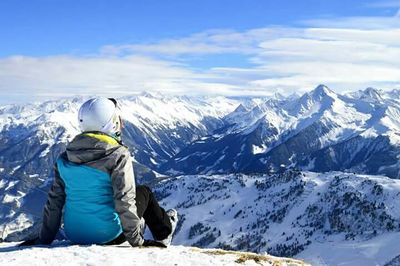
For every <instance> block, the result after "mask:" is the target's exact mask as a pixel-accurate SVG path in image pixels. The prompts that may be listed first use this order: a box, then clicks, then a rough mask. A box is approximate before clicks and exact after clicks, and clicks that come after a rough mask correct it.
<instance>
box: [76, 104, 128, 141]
mask: <svg viewBox="0 0 400 266" xmlns="http://www.w3.org/2000/svg"><path fill="white" fill-rule="evenodd" d="M78 120H79V126H80V128H81V130H82V131H83V132H87V131H100V132H103V133H106V134H108V135H110V136H113V137H114V138H117V139H120V137H121V127H122V120H121V117H120V110H119V108H118V104H117V101H116V100H115V99H113V98H104V97H97V98H93V99H90V100H88V101H86V102H85V103H84V104H82V106H81V108H80V109H79V113H78Z"/></svg>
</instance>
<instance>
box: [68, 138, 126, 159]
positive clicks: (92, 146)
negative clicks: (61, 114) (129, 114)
mask: <svg viewBox="0 0 400 266" xmlns="http://www.w3.org/2000/svg"><path fill="white" fill-rule="evenodd" d="M120 146H121V143H119V142H118V141H117V140H116V139H114V138H113V137H110V136H108V135H106V134H104V133H101V132H84V133H82V134H79V135H77V136H76V137H75V138H74V139H73V140H72V141H71V142H70V143H69V144H68V145H67V149H66V155H67V158H68V160H69V161H70V162H73V163H86V162H90V161H94V160H98V159H100V158H103V157H105V156H107V155H109V154H110V153H112V152H114V151H115V150H116V149H118V148H119V147H120Z"/></svg>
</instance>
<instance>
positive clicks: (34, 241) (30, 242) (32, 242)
mask: <svg viewBox="0 0 400 266" xmlns="http://www.w3.org/2000/svg"><path fill="white" fill-rule="evenodd" d="M39 244H40V241H39V238H34V239H29V240H25V241H24V242H22V243H21V244H19V245H18V246H19V247H27V246H34V245H39Z"/></svg>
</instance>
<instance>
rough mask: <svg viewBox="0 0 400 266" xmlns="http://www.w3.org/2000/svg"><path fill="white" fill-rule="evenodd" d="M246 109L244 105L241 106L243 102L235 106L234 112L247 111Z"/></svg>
mask: <svg viewBox="0 0 400 266" xmlns="http://www.w3.org/2000/svg"><path fill="white" fill-rule="evenodd" d="M247 111H248V110H247V109H246V107H244V106H243V104H239V105H238V107H236V109H235V111H234V112H247Z"/></svg>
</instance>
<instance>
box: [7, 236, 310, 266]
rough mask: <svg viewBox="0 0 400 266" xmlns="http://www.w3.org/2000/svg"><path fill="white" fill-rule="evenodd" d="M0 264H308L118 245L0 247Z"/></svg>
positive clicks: (216, 251) (176, 248)
mask: <svg viewBox="0 0 400 266" xmlns="http://www.w3.org/2000/svg"><path fill="white" fill-rule="evenodd" d="M0 265H41V266H42V265H107V266H108V265H146V266H151V265H163V266H168V265H185V266H186V265H196V266H201V265H204V266H209V265H282V266H286V265H287V266H289V265H290V266H305V265H309V264H307V263H305V262H303V261H301V260H295V259H290V258H280V257H274V256H270V255H267V254H265V255H259V254H256V253H249V252H236V251H226V250H221V249H199V248H193V247H184V246H171V247H169V248H166V249H164V248H155V247H154V248H153V247H152V248H131V247H130V246H127V245H124V244H123V245H121V246H98V245H91V246H79V245H72V246H71V245H68V243H67V242H65V241H64V242H58V243H55V244H54V245H53V246H52V247H51V248H48V247H17V246H16V243H7V244H4V243H3V244H0Z"/></svg>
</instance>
